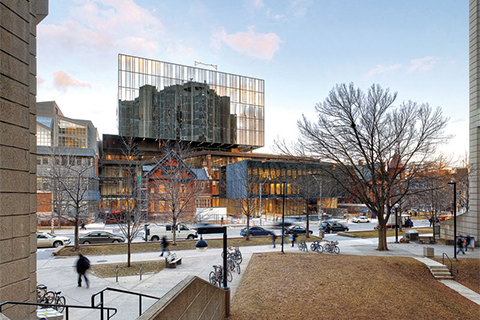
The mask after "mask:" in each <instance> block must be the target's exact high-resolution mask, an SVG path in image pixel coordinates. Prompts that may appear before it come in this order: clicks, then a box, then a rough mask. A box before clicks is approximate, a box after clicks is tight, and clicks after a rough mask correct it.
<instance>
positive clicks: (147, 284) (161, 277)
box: [37, 237, 480, 319]
mask: <svg viewBox="0 0 480 320" xmlns="http://www.w3.org/2000/svg"><path fill="white" fill-rule="evenodd" d="M327 239H328V237H327ZM277 242H278V241H277ZM387 242H388V248H389V251H387V252H385V251H377V250H376V248H377V239H356V240H350V239H348V240H341V241H340V242H339V247H340V250H341V252H340V254H350V255H367V256H368V255H372V256H406V257H414V258H415V257H423V248H424V247H433V248H434V251H435V257H439V258H441V257H442V253H447V254H448V256H449V257H450V258H453V246H446V245H443V244H434V245H426V244H418V243H414V242H412V243H408V244H406V243H399V244H396V243H394V237H392V238H388V241H387ZM280 248H281V246H280V245H278V243H277V247H276V248H275V249H273V247H272V246H252V247H242V248H241V251H242V256H243V262H242V264H241V268H242V273H241V274H240V275H238V274H236V273H234V274H233V281H232V282H231V283H229V285H230V288H231V291H232V292H231V296H232V297H233V296H234V294H235V292H236V289H237V287H238V285H239V283H240V279H241V276H242V275H243V273H244V272H245V270H246V269H247V266H248V263H249V261H250V258H251V256H252V254H253V253H257V252H271V251H280V250H281V249H280ZM284 251H285V252H295V253H300V251H299V250H298V248H297V247H295V248H292V247H291V244H290V243H285V245H284ZM221 252H222V249H208V250H207V251H206V252H203V253H202V252H198V251H196V250H184V251H177V252H176V254H177V256H178V257H182V265H179V266H177V268H176V269H164V270H162V271H161V272H159V273H157V274H144V275H143V277H142V280H140V277H139V276H132V277H122V278H119V282H118V283H117V282H115V278H108V279H102V278H97V277H94V276H93V275H91V274H90V275H89V279H90V288H88V289H87V288H85V287H81V288H79V287H77V279H76V272H75V269H74V267H73V266H74V265H75V262H76V259H77V258H76V257H53V256H52V257H51V258H50V259H48V260H38V261H37V282H38V283H43V284H45V285H47V286H48V289H49V290H61V291H62V294H63V295H65V296H66V299H67V304H75V305H77V304H79V305H90V304H91V302H90V298H91V296H92V294H94V293H96V292H98V291H100V290H102V289H103V288H105V287H113V288H119V289H125V290H131V291H135V292H140V293H143V294H149V295H152V296H156V297H162V296H163V295H165V294H166V293H167V292H168V291H169V290H171V289H172V288H173V287H174V286H175V285H176V284H177V283H178V282H180V281H181V280H183V279H184V278H185V277H186V276H187V275H196V276H198V277H200V278H202V279H205V280H207V281H208V275H209V273H210V271H212V270H213V267H212V266H213V265H214V264H220V263H221V261H222V259H221ZM310 254H312V253H310ZM158 255H159V254H158V252H149V253H138V254H132V261H146V260H160V259H163V258H160V257H159V256H158ZM126 258H127V256H126V254H125V255H106V256H90V257H89V259H90V261H91V262H92V264H99V263H120V262H126ZM459 258H461V259H463V258H480V249H477V250H475V251H473V252H472V251H468V252H467V254H466V255H465V256H464V255H463V254H462V255H461V256H459ZM428 260H430V259H428ZM431 261H433V260H431ZM446 285H448V284H446ZM449 286H450V287H452V289H454V290H456V291H458V292H459V293H461V294H464V295H469V297H470V298H469V299H471V297H473V299H474V300H473V301H477V303H480V295H478V294H476V293H474V295H472V292H471V290H469V289H467V288H465V287H463V286H461V285H459V284H458V283H456V282H454V285H449ZM465 289H466V290H465ZM105 297H106V301H107V303H106V306H111V307H115V308H118V309H119V314H117V315H116V316H115V319H135V318H136V317H137V316H138V298H137V297H132V296H127V295H124V294H117V293H115V292H106V294H105ZM475 299H477V300H475ZM471 300H472V299H471ZM97 302H98V301H97ZM154 302H155V301H154V300H153V299H144V301H143V302H142V303H143V309H144V310H146V309H147V308H148V307H150V306H151V305H152V304H153V303H154ZM98 314H99V313H98V312H92V311H83V310H72V311H71V313H70V318H71V319H92V318H98Z"/></svg>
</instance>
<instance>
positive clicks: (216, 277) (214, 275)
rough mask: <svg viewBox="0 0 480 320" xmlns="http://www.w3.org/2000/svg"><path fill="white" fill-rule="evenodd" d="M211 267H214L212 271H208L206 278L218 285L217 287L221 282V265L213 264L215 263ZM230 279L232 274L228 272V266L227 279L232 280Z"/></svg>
mask: <svg viewBox="0 0 480 320" xmlns="http://www.w3.org/2000/svg"><path fill="white" fill-rule="evenodd" d="M213 269H214V271H210V274H209V276H208V280H209V281H210V283H211V284H213V285H214V286H215V285H218V286H219V287H221V286H222V282H223V268H222V266H221V265H216V264H215V265H213ZM232 280H233V275H232V273H231V272H230V270H228V268H227V281H228V282H232Z"/></svg>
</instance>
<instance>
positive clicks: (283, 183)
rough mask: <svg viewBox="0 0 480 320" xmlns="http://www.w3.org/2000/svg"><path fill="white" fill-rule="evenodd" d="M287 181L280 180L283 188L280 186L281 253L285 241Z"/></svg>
mask: <svg viewBox="0 0 480 320" xmlns="http://www.w3.org/2000/svg"><path fill="white" fill-rule="evenodd" d="M286 184H287V182H286V181H283V182H282V185H283V188H282V191H283V192H282V193H283V196H282V198H283V199H282V203H283V205H282V253H284V252H283V243H284V242H285V186H286Z"/></svg>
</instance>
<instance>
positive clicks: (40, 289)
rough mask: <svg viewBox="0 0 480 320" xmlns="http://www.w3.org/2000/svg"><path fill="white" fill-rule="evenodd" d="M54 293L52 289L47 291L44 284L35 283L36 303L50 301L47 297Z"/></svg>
mask: <svg viewBox="0 0 480 320" xmlns="http://www.w3.org/2000/svg"><path fill="white" fill-rule="evenodd" d="M52 294H54V292H53V291H47V286H46V285H44V284H39V285H37V303H45V304H47V303H51V301H50V300H49V297H51V296H52Z"/></svg>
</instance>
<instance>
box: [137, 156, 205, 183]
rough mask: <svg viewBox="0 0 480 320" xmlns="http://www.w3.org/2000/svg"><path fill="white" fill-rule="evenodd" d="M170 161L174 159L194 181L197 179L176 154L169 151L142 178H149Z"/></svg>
mask: <svg viewBox="0 0 480 320" xmlns="http://www.w3.org/2000/svg"><path fill="white" fill-rule="evenodd" d="M171 159H175V160H176V161H177V163H178V165H179V166H182V167H183V169H184V170H185V171H186V172H187V173H188V174H189V175H191V176H193V177H194V178H195V179H196V178H197V175H196V174H195V172H194V171H193V170H192V169H190V167H188V166H187V165H186V164H185V162H183V160H182V159H180V157H179V156H178V155H177V153H176V152H175V151H173V150H172V151H170V152H169V153H167V155H166V156H165V157H163V158H162V159H161V160H160V161H158V162H157V164H156V165H155V166H153V168H151V169H150V171H148V172H147V173H145V174H144V175H143V177H144V178H150V176H151V175H153V174H154V173H155V172H156V171H157V170H158V169H159V168H160V167H162V166H163V165H164V164H165V163H166V162H167V161H169V160H171Z"/></svg>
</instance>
